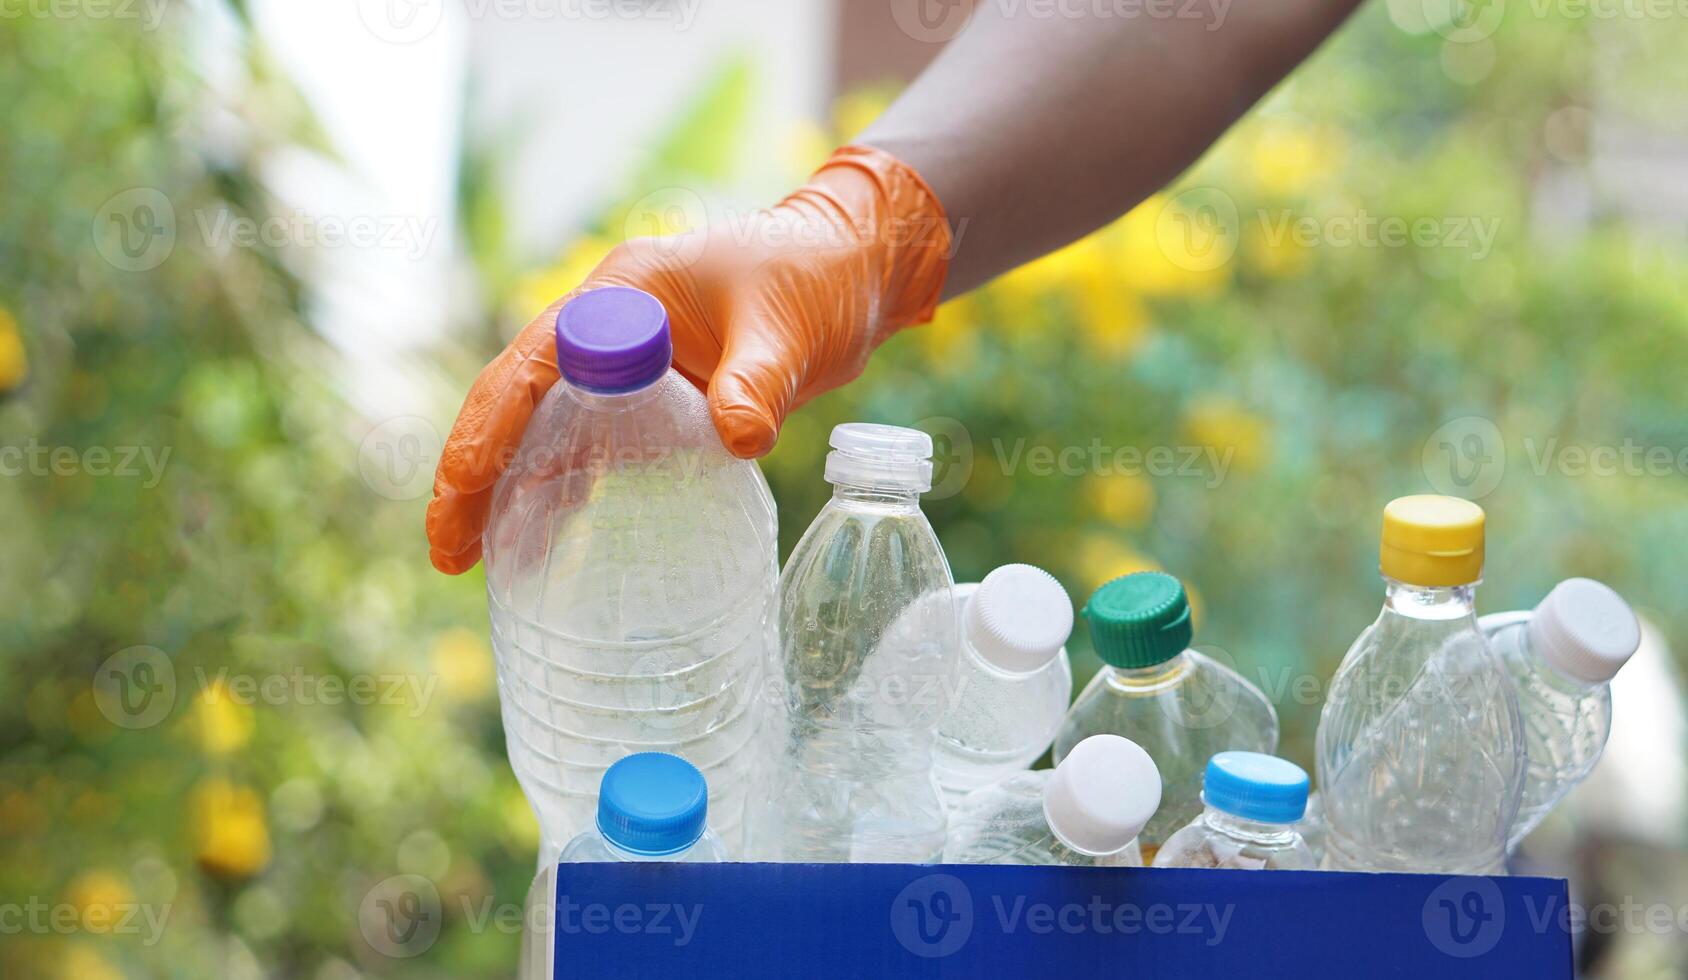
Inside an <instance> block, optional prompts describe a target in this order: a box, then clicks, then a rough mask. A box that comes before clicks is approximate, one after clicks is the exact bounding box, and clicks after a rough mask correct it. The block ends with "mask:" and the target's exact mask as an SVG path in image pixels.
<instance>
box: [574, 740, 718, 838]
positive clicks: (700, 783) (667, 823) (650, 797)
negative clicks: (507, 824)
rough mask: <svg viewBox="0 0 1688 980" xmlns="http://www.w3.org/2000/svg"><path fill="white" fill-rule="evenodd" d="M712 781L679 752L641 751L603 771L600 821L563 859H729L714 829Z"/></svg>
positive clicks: (600, 792)
mask: <svg viewBox="0 0 1688 980" xmlns="http://www.w3.org/2000/svg"><path fill="white" fill-rule="evenodd" d="M708 814H709V785H708V783H707V782H706V781H705V780H704V778H703V773H701V772H699V771H698V768H697V767H696V766H694V765H692V764H691V763H689V762H687V761H686V760H684V759H682V758H680V757H679V756H677V755H669V754H667V753H665V752H640V753H639V754H637V755H630V756H628V757H627V758H625V759H622V760H621V761H620V762H617V763H616V764H614V765H612V766H610V767H609V768H608V769H606V770H605V771H604V778H603V782H602V783H600V784H599V790H598V822H597V826H595V827H594V828H593V829H591V830H587V831H583V832H581V833H580V834H579V835H578V836H576V837H575V839H574V840H571V841H569V842H568V844H567V845H566V846H565V847H564V848H563V853H562V855H561V856H560V857H559V858H558V860H559V861H563V862H569V861H686V862H692V863H696V862H712V861H725V860H726V859H727V852H726V849H725V848H724V847H723V846H722V845H721V840H720V838H718V837H716V836H715V835H714V834H713V833H711V832H710V831H709V828H708V822H707V817H708Z"/></svg>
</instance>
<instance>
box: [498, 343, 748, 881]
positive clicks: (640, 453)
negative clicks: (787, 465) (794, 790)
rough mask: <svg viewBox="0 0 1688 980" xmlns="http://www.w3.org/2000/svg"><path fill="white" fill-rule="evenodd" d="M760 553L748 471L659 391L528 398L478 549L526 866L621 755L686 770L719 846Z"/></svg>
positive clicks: (737, 826) (698, 410) (738, 804)
mask: <svg viewBox="0 0 1688 980" xmlns="http://www.w3.org/2000/svg"><path fill="white" fill-rule="evenodd" d="M776 554H777V538H776V529H775V518H774V503H773V498H772V496H771V495H770V494H769V492H768V485H767V482H766V481H765V480H764V479H763V478H762V473H761V470H760V469H758V468H757V466H756V464H755V463H753V462H749V461H746V460H740V459H736V458H734V457H733V456H732V455H731V454H729V453H728V452H727V451H726V449H725V448H724V447H723V446H722V445H721V441H720V437H719V436H718V435H717V434H716V431H715V427H714V426H713V424H712V423H711V422H710V419H709V412H708V408H707V405H706V403H705V402H704V398H703V395H701V394H700V393H699V392H698V391H697V389H696V388H694V387H693V386H692V385H691V384H689V383H688V382H686V381H685V380H684V379H683V378H681V377H680V376H679V375H678V374H676V373H674V372H673V371H669V372H668V373H667V374H666V375H664V376H663V377H662V378H661V379H660V380H658V381H657V382H655V383H654V384H652V385H650V386H648V387H646V388H642V389H639V390H637V391H633V392H627V393H623V394H614V395H609V394H598V393H593V392H589V391H586V390H584V389H581V388H578V387H575V386H573V385H570V384H569V383H567V382H566V381H564V382H559V383H558V384H557V385H555V386H554V387H553V388H552V389H551V391H550V392H549V393H548V394H547V395H546V396H545V399H544V401H543V402H541V403H540V406H539V408H538V409H537V410H536V411H535V413H534V415H533V418H532V420H531V421H530V422H529V424H528V428H527V432H526V434H525V435H524V436H523V439H522V445H521V449H520V450H519V451H518V454H517V456H516V458H515V459H514V460H513V461H512V463H511V465H510V468H509V469H508V470H507V471H506V472H505V474H504V476H503V477H501V478H500V480H499V482H498V485H497V488H496V490H495V491H494V495H493V504H492V516H491V519H490V521H489V523H488V525H487V531H486V536H485V561H486V574H487V594H488V600H489V603H488V604H489V607H490V612H491V619H492V639H493V650H494V652H495V654H496V657H497V662H498V687H499V699H500V707H501V711H502V714H503V719H504V733H505V740H506V744H507V751H508V753H509V756H510V764H511V767H512V768H513V769H514V770H515V773H516V777H517V779H518V780H519V781H520V782H521V784H522V788H523V790H524V791H525V792H526V794H527V797H528V800H529V801H530V802H531V803H532V804H533V807H534V810H535V812H536V813H537V814H538V817H539V823H540V830H541V836H542V843H541V847H540V854H541V863H546V862H548V861H549V860H552V859H554V858H555V857H556V855H557V852H558V851H559V849H560V848H561V847H562V845H563V843H564V842H565V841H568V840H569V839H570V838H571V837H573V836H574V835H575V834H577V833H578V832H580V831H581V830H582V828H585V827H588V826H590V825H591V822H592V820H593V815H594V813H595V812H596V803H597V792H598V782H599V780H600V778H601V777H602V775H603V771H604V769H605V768H607V767H608V766H609V765H610V764H611V763H613V762H615V761H616V760H618V759H620V758H622V757H624V756H627V755H630V754H632V753H635V752H646V751H660V752H672V753H674V754H676V755H679V756H681V757H683V758H685V759H686V760H687V761H689V762H691V763H692V764H694V765H696V766H697V767H698V768H699V769H701V770H703V773H704V776H705V777H706V778H707V779H708V781H709V789H710V816H709V819H710V825H711V827H712V828H714V829H715V830H716V831H717V832H718V833H720V834H721V835H722V836H723V837H724V838H726V840H727V841H728V843H736V841H737V840H738V838H739V835H740V833H741V821H742V815H743V811H744V801H745V794H746V793H747V791H748V789H749V783H750V775H749V772H750V767H749V759H750V756H749V751H750V747H751V746H752V745H753V743H754V741H755V738H756V734H757V729H758V724H759V714H760V713H759V711H758V704H757V700H756V697H755V694H756V690H757V686H758V684H759V683H760V678H761V675H762V670H763V668H764V665H765V663H766V651H767V650H768V649H769V647H770V646H771V640H772V629H773V626H774V624H773V620H772V617H771V615H770V610H771V608H772V602H773V596H774V588H775V585H776V582H777V557H776Z"/></svg>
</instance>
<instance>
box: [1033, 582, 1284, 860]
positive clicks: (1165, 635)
mask: <svg viewBox="0 0 1688 980" xmlns="http://www.w3.org/2000/svg"><path fill="white" fill-rule="evenodd" d="M1084 618H1085V621H1086V622H1088V623H1089V625H1090V636H1091V639H1092V641H1093V642H1094V644H1095V647H1096V654H1097V656H1099V657H1101V658H1102V662H1103V664H1104V666H1103V667H1102V669H1101V670H1100V671H1098V672H1097V674H1096V676H1095V677H1093V678H1091V681H1090V683H1089V684H1087V685H1086V686H1085V688H1084V691H1083V692H1082V693H1081V694H1079V696H1078V700H1077V701H1074V702H1073V706H1072V709H1071V710H1070V711H1068V712H1067V718H1066V721H1065V722H1063V723H1062V725H1061V730H1060V732H1059V734H1057V735H1056V736H1055V761H1056V762H1057V763H1059V762H1060V761H1061V760H1062V759H1063V758H1065V757H1066V754H1067V753H1068V752H1070V751H1072V748H1073V746H1075V745H1077V744H1078V743H1079V742H1081V741H1083V740H1084V739H1086V738H1088V737H1090V736H1091V735H1095V734H1098V733H1102V732H1107V733H1112V734H1115V735H1123V736H1125V737H1126V738H1129V739H1131V740H1132V741H1134V742H1136V743H1138V744H1139V745H1141V746H1143V748H1144V749H1145V750H1147V751H1148V753H1149V754H1150V755H1151V756H1153V757H1154V760H1155V764H1156V765H1157V766H1159V767H1160V774H1161V780H1162V782H1163V784H1164V785H1165V791H1164V795H1163V798H1162V800H1161V807H1160V812H1158V813H1156V814H1155V816H1154V819H1152V820H1150V821H1149V825H1148V826H1147V827H1144V828H1143V853H1144V855H1145V857H1146V858H1148V859H1150V860H1152V859H1153V858H1154V853H1155V849H1156V848H1158V847H1159V846H1160V844H1161V842H1162V841H1164V840H1166V838H1168V837H1170V836H1171V835H1172V832H1173V831H1175V830H1177V829H1178V828H1180V827H1182V826H1184V825H1185V824H1187V823H1189V822H1190V821H1191V820H1193V819H1195V817H1196V815H1197V814H1199V813H1201V810H1202V802H1201V790H1202V772H1203V771H1204V770H1205V769H1206V767H1207V760H1209V759H1211V758H1213V757H1214V756H1215V755H1217V754H1218V753H1220V752H1224V751H1227V750H1230V749H1236V750H1241V751H1246V752H1264V753H1267V754H1271V753H1272V752H1275V751H1276V750H1277V747H1278V713H1277V711H1275V710H1274V709H1273V708H1272V702H1270V701H1268V700H1267V699H1266V695H1264V694H1262V693H1261V692H1260V689H1259V688H1257V687H1255V686H1254V685H1253V684H1250V683H1249V682H1248V681H1247V680H1245V679H1244V678H1243V677H1242V676H1241V675H1239V674H1238V673H1237V672H1236V671H1234V670H1231V669H1230V668H1229V667H1226V666H1225V665H1224V664H1221V663H1219V662H1218V661H1216V660H1214V659H1213V658H1212V657H1209V656H1207V655H1206V654H1203V653H1198V652H1197V651H1195V650H1191V649H1189V647H1190V639H1191V636H1192V632H1191V626H1190V604H1189V600H1188V599H1187V598H1186V597H1185V595H1184V586H1183V585H1182V584H1180V583H1179V581H1178V580H1177V579H1176V578H1173V577H1172V576H1170V575H1165V574H1162V573H1160V572H1137V573H1135V574H1132V575H1127V576H1124V577H1123V578H1117V579H1114V580H1113V581H1112V582H1109V583H1108V584H1106V585H1104V586H1102V587H1101V588H1100V589H1097V590H1096V594H1095V595H1093V596H1091V597H1090V601H1089V602H1088V603H1086V604H1085V607H1084Z"/></svg>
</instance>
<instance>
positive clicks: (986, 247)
mask: <svg viewBox="0 0 1688 980" xmlns="http://www.w3.org/2000/svg"><path fill="white" fill-rule="evenodd" d="M1359 2H1360V0H1230V2H1229V3H1228V5H1227V0H1202V3H1201V5H1199V6H1194V7H1190V6H1189V5H1187V4H1186V3H1184V2H1183V0H1179V2H1176V3H1171V4H1169V5H1168V6H1167V7H1165V8H1161V9H1163V10H1164V11H1170V12H1169V13H1166V14H1164V15H1162V16H1151V15H1150V14H1149V13H1148V12H1147V10H1148V7H1147V5H1142V6H1140V7H1139V8H1136V9H1138V14H1137V15H1136V16H1122V15H1121V14H1120V13H1119V11H1120V9H1122V8H1120V7H1118V6H1117V5H1116V6H1115V7H1113V8H1112V10H1113V12H1112V13H1101V14H1098V13H1089V14H1082V13H1081V14H1080V15H1077V16H1062V15H1059V14H1057V15H1051V16H1041V17H1040V16H1033V15H1032V13H1031V10H1032V9H1033V8H1032V7H1031V6H1029V5H1028V3H1027V2H1026V0H1020V2H1017V3H1007V2H1004V0H985V2H983V3H981V4H980V5H979V7H978V9H977V10H976V11H975V12H974V15H973V19H972V22H971V23H970V24H969V25H968V27H967V28H966V29H965V30H964V31H963V32H962V33H961V34H960V36H958V37H956V38H955V40H954V41H952V42H950V44H949V45H948V47H946V48H945V49H944V51H943V53H942V54H941V55H939V57H938V59H937V60H936V61H935V62H933V64H932V65H931V67H929V68H928V69H927V70H926V71H925V72H924V73H923V74H922V75H921V76H920V77H919V78H918V79H916V80H915V82H914V83H913V84H912V85H911V86H910V87H909V88H908V90H907V91H906V92H904V93H903V95H902V97H901V98H900V99H898V100H897V102H896V103H895V104H894V105H892V106H891V108H890V109H888V110H887V111H886V112H885V114H884V115H883V116H881V117H880V118H879V119H878V120H877V121H875V122H874V124H873V125H872V126H870V127H868V129H867V131H866V132H865V133H863V134H862V136H861V138H860V140H859V142H862V143H866V144H869V145H871V146H877V147H879V148H880V149H883V150H886V151H887V152H889V153H891V154H893V155H895V156H896V157H898V158H899V159H901V160H903V161H905V162H906V163H908V164H909V165H910V166H912V167H913V168H914V169H915V170H916V171H918V172H919V173H920V174H921V175H923V176H924V177H925V178H926V180H927V182H928V183H929V184H931V186H932V189H933V191H934V192H935V193H936V194H937V196H938V199H939V201H940V202H942V204H943V206H944V210H945V212H946V214H947V215H948V217H949V220H950V224H951V227H952V229H953V230H954V232H955V234H956V251H955V255H954V257H953V259H952V260H951V263H950V269H949V277H948V280H947V282H946V284H945V287H944V295H945V296H946V297H949V296H955V295H959V294H960V293H964V292H967V291H968V290H970V289H973V288H974V287H976V286H979V285H981V284H983V283H984V282H986V281H987V280H989V279H991V278H992V277H994V276H996V275H998V274H1000V273H1002V272H1005V271H1007V270H1009V269H1012V268H1014V267H1015V266H1017V265H1020V264H1021V263H1024V262H1027V261H1030V260H1031V259H1034V258H1036V257H1038V256H1039V255H1043V254H1044V253H1046V252H1050V251H1053V250H1054V249H1056V248H1059V247H1060V246H1062V245H1064V244H1066V243H1068V242H1070V241H1073V240H1074V239H1077V238H1079V237H1082V236H1083V235H1085V234H1087V233H1088V232H1090V231H1093V230H1094V229H1096V228H1098V227H1101V226H1102V225H1104V224H1106V223H1107V222H1109V221H1111V220H1112V219H1114V218H1115V217H1117V216H1118V215H1120V214H1123V213H1124V212H1125V211H1127V210H1128V209H1130V208H1131V207H1132V206H1133V205H1135V204H1137V203H1138V202H1139V201H1141V200H1143V199H1144V198H1145V197H1148V196H1149V195H1150V194H1152V193H1154V192H1155V191H1156V190H1157V189H1159V188H1160V187H1162V186H1164V185H1165V184H1167V183H1168V182H1170V181H1171V180H1172V179H1173V178H1175V177H1177V176H1178V174H1179V173H1181V172H1182V171H1183V170H1184V169H1185V168H1187V167H1188V166H1189V165H1190V164H1191V163H1193V162H1194V161H1195V160H1196V159H1197V158H1198V157H1199V156H1200V155H1201V154H1202V152H1203V151H1205V150H1206V149H1207V148H1208V147H1209V146H1210V145H1212V144H1213V142H1214V141H1215V140H1216V139H1218V138H1219V136H1220V134H1222V133H1223V132H1224V131H1225V129H1226V128H1227V127H1229V126H1230V125H1231V123H1233V122H1235V121H1236V119H1237V118H1238V117H1239V116H1241V115H1242V114H1243V113H1244V112H1246V111H1247V110H1248V109H1249V107H1250V106H1252V105H1254V103H1255V102H1257V101H1259V99H1260V98H1261V97H1262V96H1263V95H1265V94H1266V92H1267V91H1269V90H1270V89H1271V88H1272V86H1273V85H1276V84H1277V83H1278V81H1280V80H1281V79H1282V78H1283V77H1284V76H1285V75H1286V74H1288V73H1289V72H1290V70H1291V69H1293V68H1294V67H1295V66H1296V65H1298V64H1300V63H1301V62H1302V61H1303V60H1304V59H1305V58H1306V57H1307V56H1308V55H1309V54H1311V53H1312V52H1313V50H1314V49H1315V48H1317V47H1318V45H1319V44H1320V43H1321V42H1322V41H1323V40H1324V39H1325V38H1326V37H1328V36H1329V35H1330V34H1331V32H1332V31H1334V30H1335V29H1336V28H1337V27H1338V26H1339V25H1340V24H1341V23H1342V22H1343V20H1344V19H1345V18H1346V17H1347V16H1348V15H1349V14H1350V13H1351V12H1352V11H1353V9H1354V8H1355V7H1356V6H1358V4H1359ZM1068 8H1070V9H1072V10H1073V11H1075V12H1082V11H1087V10H1088V11H1095V10H1096V9H1097V7H1096V6H1095V5H1093V4H1085V3H1077V4H1069V5H1067V7H1065V8H1063V9H1068ZM1124 9H1133V8H1124ZM1180 9H1194V10H1197V11H1199V16H1174V15H1173V14H1174V13H1176V12H1177V11H1179V10H1180ZM1045 12H1046V13H1047V8H1045Z"/></svg>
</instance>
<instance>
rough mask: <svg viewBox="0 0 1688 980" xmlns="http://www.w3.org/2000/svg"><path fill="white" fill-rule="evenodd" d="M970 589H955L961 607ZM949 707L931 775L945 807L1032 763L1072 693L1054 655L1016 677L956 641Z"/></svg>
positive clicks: (1066, 663)
mask: <svg viewBox="0 0 1688 980" xmlns="http://www.w3.org/2000/svg"><path fill="white" fill-rule="evenodd" d="M977 588H978V586H977V585H975V584H972V583H968V584H966V585H958V586H956V587H955V604H956V609H957V611H958V614H959V611H960V610H962V609H964V608H965V607H966V604H967V600H968V597H969V596H971V595H972V593H973V590H975V589H977ZM960 649H961V655H960V657H959V658H958V659H959V671H960V672H959V674H958V675H957V678H956V685H955V698H954V704H953V706H952V707H950V709H949V710H948V711H946V712H945V713H944V717H943V719H942V720H941V721H940V722H939V723H938V738H937V742H936V743H935V744H934V754H933V760H932V771H933V773H934V775H936V776H937V779H938V785H939V787H941V788H942V789H943V791H944V795H945V797H946V798H947V799H948V802H949V803H951V804H952V805H953V804H955V803H957V802H960V800H961V798H962V797H963V796H966V795H967V794H968V793H970V792H972V791H973V790H975V789H977V788H979V787H980V786H983V785H985V784H987V783H990V782H993V781H995V780H996V779H998V778H1000V777H1002V776H1005V775H1007V774H1008V773H1011V772H1015V771H1017V770H1021V769H1024V768H1026V767H1027V766H1029V765H1031V764H1032V763H1034V762H1036V761H1037V759H1038V757H1039V756H1041V755H1043V753H1044V751H1045V750H1046V749H1048V748H1049V743H1050V741H1051V740H1053V739H1054V738H1055V732H1056V730H1057V729H1059V728H1060V727H1061V721H1062V719H1063V718H1065V717H1066V713H1067V705H1068V703H1069V702H1070V701H1071V700H1072V696H1073V668H1072V662H1071V660H1069V659H1068V657H1067V651H1066V650H1064V649H1063V650H1062V651H1061V652H1060V653H1059V654H1056V656H1055V658H1054V659H1053V660H1051V661H1049V663H1047V664H1045V665H1044V666H1043V667H1041V668H1039V669H1037V670H1033V671H1027V672H1024V673H1016V672H1010V671H1005V670H1001V669H999V668H997V667H995V666H993V665H991V664H989V663H987V662H986V661H985V659H984V658H983V657H981V656H980V655H979V653H978V651H976V650H974V649H973V647H972V646H971V645H970V644H969V643H968V642H967V640H966V637H965V636H963V637H962V638H961V640H960Z"/></svg>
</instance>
